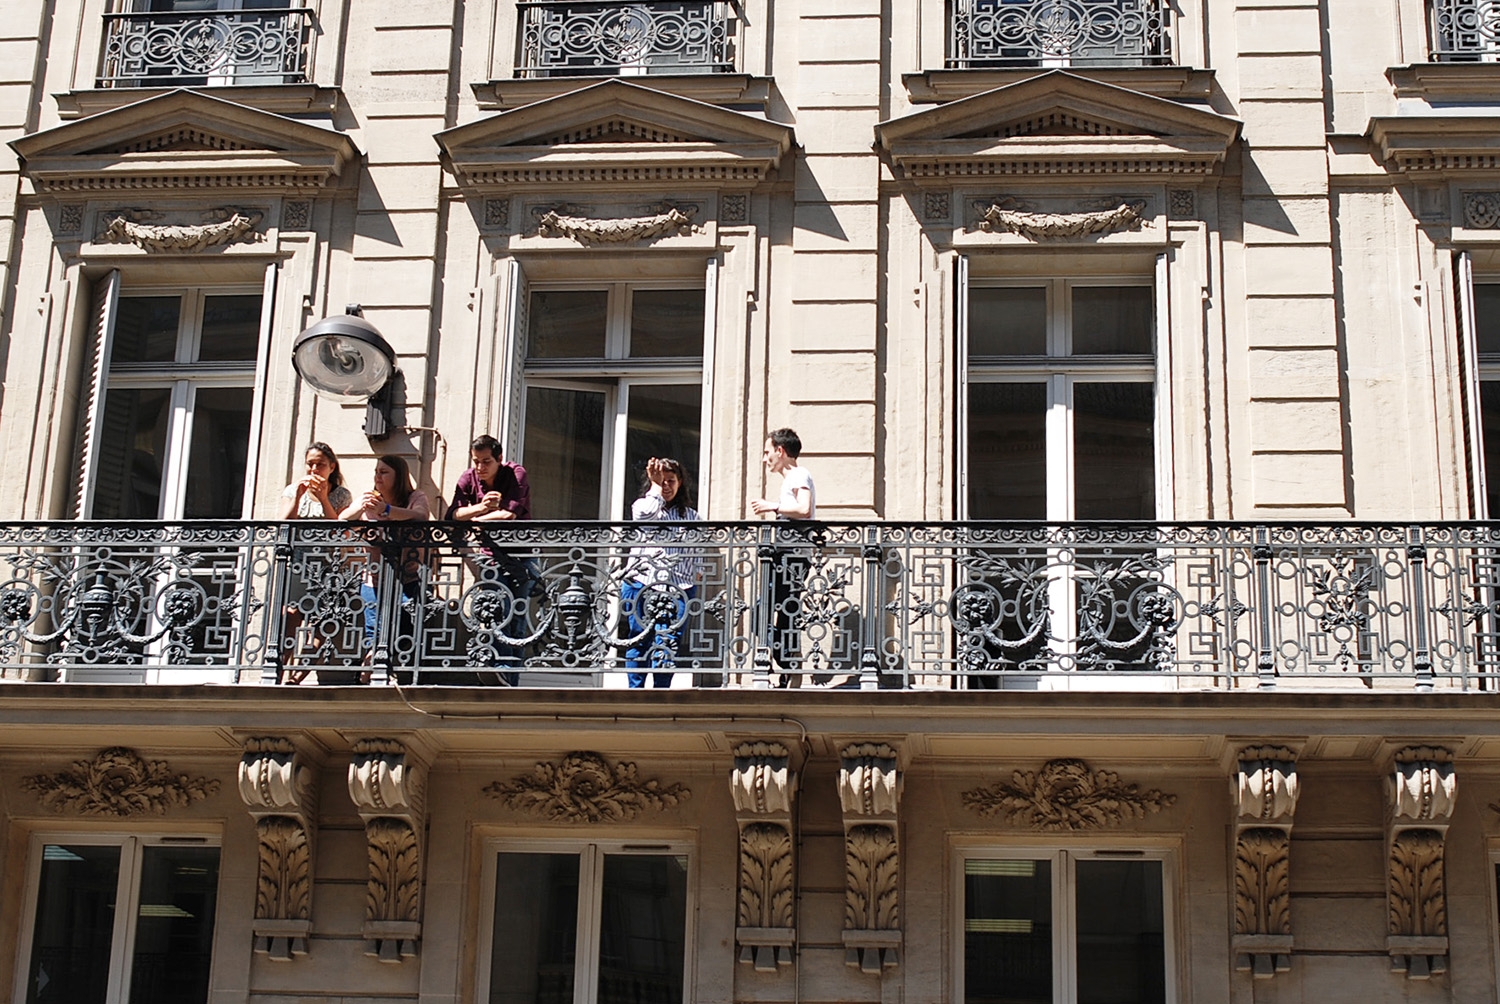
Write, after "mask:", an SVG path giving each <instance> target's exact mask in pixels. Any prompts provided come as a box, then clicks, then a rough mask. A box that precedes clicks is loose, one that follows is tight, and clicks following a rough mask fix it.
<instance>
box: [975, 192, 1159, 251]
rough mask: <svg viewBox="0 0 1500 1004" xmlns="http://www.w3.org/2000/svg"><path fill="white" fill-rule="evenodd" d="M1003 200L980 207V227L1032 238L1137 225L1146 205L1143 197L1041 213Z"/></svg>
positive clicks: (1082, 234)
mask: <svg viewBox="0 0 1500 1004" xmlns="http://www.w3.org/2000/svg"><path fill="white" fill-rule="evenodd" d="M1006 202H1007V205H1003V206H1002V205H999V204H991V205H990V206H988V207H986V208H983V209H981V211H980V217H981V222H980V224H979V229H981V230H984V231H986V232H989V233H996V232H999V231H1002V230H1003V231H1009V232H1010V233H1013V234H1019V235H1021V236H1022V237H1027V238H1030V239H1031V240H1034V241H1044V240H1061V239H1066V238H1070V237H1073V238H1077V237H1092V236H1096V235H1099V234H1112V233H1115V232H1116V231H1120V230H1136V229H1139V228H1140V225H1141V213H1142V212H1143V211H1144V210H1145V208H1146V202H1145V200H1144V199H1131V200H1127V201H1121V202H1120V203H1119V204H1118V205H1116V206H1115V207H1113V208H1111V209H1101V210H1097V211H1093V212H1076V213H1044V212H1028V211H1026V210H1023V209H1021V208H1019V207H1018V206H1017V205H1016V204H1015V203H1014V200H1006Z"/></svg>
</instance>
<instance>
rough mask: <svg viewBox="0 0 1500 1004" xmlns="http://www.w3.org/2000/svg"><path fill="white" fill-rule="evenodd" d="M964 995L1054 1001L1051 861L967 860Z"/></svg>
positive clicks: (1042, 1003)
mask: <svg viewBox="0 0 1500 1004" xmlns="http://www.w3.org/2000/svg"><path fill="white" fill-rule="evenodd" d="M964 1000H965V1001H966V1002H967V1004H1052V863H1051V862H1050V861H974V860H970V861H965V862H964Z"/></svg>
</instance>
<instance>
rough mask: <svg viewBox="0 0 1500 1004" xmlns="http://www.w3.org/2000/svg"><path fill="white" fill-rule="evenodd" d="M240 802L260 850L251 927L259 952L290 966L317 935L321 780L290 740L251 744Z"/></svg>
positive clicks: (244, 760) (242, 765) (247, 748)
mask: <svg viewBox="0 0 1500 1004" xmlns="http://www.w3.org/2000/svg"><path fill="white" fill-rule="evenodd" d="M240 797H241V798H243V799H244V800H245V804H246V805H247V806H249V807H250V815H251V817H252V818H253V819H254V820H255V830H256V836H257V838H258V844H259V851H260V872H259V875H258V877H257V879H256V885H255V920H254V921H253V922H252V924H251V933H252V935H253V937H254V944H255V951H257V952H263V953H265V954H266V955H268V956H269V957H270V958H271V959H273V960H275V961H278V962H288V961H290V960H291V959H292V957H293V956H297V955H306V954H307V939H308V936H309V935H310V934H311V933H312V885H313V846H314V843H315V840H316V835H317V819H318V808H317V799H318V788H317V775H316V772H315V771H314V770H313V768H312V767H310V766H308V765H307V764H306V763H304V762H303V760H302V758H301V756H300V755H299V754H298V753H297V748H296V747H295V746H294V745H293V744H292V741H291V740H290V739H285V738H278V737H266V738H254V739H247V740H246V741H245V755H244V756H243V757H241V758H240Z"/></svg>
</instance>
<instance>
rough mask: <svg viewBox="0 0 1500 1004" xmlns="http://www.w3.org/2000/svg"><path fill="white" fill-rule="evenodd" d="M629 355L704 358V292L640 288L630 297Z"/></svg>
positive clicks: (699, 290) (637, 356)
mask: <svg viewBox="0 0 1500 1004" xmlns="http://www.w3.org/2000/svg"><path fill="white" fill-rule="evenodd" d="M630 355H631V356H632V357H635V358H640V357H652V356H693V357H701V356H702V355H703V290H701V289H638V290H635V291H634V293H632V294H631V297H630Z"/></svg>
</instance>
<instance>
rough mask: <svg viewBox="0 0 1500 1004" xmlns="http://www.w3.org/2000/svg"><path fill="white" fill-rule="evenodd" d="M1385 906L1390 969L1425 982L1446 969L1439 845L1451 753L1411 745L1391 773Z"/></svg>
mask: <svg viewBox="0 0 1500 1004" xmlns="http://www.w3.org/2000/svg"><path fill="white" fill-rule="evenodd" d="M1392 774H1393V777H1392V782H1393V783H1392V788H1391V832H1390V855H1389V859H1388V860H1389V874H1388V875H1387V881H1386V904H1387V907H1388V912H1389V921H1390V924H1389V934H1388V935H1387V937H1386V939H1385V944H1386V951H1387V952H1388V953H1389V954H1390V956H1391V970H1392V971H1393V972H1404V973H1405V974H1406V977H1407V979H1411V980H1425V979H1428V978H1429V977H1431V976H1432V974H1433V973H1442V972H1444V971H1446V970H1447V968H1448V896H1447V879H1446V876H1445V873H1444V866H1443V842H1444V840H1445V839H1446V837H1447V834H1448V819H1449V817H1451V816H1452V815H1453V806H1454V804H1455V798H1456V795H1457V778H1455V777H1454V776H1453V752H1452V751H1451V750H1447V749H1443V748H1441V747H1433V746H1410V747H1407V748H1406V749H1403V750H1401V751H1400V752H1398V753H1397V754H1396V759H1395V765H1394V769H1393V771H1392Z"/></svg>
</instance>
